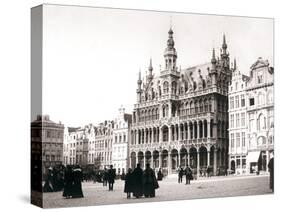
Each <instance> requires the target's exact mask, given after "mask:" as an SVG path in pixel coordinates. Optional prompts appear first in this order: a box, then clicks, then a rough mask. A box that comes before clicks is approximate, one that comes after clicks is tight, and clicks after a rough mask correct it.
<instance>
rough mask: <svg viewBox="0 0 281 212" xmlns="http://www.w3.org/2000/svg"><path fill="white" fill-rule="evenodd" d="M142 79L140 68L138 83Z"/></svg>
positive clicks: (139, 83)
mask: <svg viewBox="0 0 281 212" xmlns="http://www.w3.org/2000/svg"><path fill="white" fill-rule="evenodd" d="M141 83H142V81H141V70H139V79H138V85H141Z"/></svg>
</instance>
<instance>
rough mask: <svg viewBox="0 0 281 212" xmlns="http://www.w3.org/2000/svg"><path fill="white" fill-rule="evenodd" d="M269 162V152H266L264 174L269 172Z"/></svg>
mask: <svg viewBox="0 0 281 212" xmlns="http://www.w3.org/2000/svg"><path fill="white" fill-rule="evenodd" d="M241 160H242V159H241ZM269 160H270V154H269V151H266V172H269V170H268V163H269ZM241 165H242V161H241Z"/></svg>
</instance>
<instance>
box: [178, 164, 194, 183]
mask: <svg viewBox="0 0 281 212" xmlns="http://www.w3.org/2000/svg"><path fill="white" fill-rule="evenodd" d="M184 175H185V180H186V181H185V184H186V185H188V184H190V181H191V180H193V174H192V170H191V168H190V167H189V166H186V168H185V169H183V168H182V167H180V168H179V170H178V183H182V178H183V176H184Z"/></svg>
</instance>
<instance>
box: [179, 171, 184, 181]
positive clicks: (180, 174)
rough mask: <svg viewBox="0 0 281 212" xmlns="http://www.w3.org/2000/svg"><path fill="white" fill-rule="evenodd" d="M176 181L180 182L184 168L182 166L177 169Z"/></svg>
mask: <svg viewBox="0 0 281 212" xmlns="http://www.w3.org/2000/svg"><path fill="white" fill-rule="evenodd" d="M178 172H179V173H178V183H182V176H183V174H184V170H183V168H182V167H180V168H179V171H178Z"/></svg>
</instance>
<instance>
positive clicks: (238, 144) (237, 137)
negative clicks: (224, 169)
mask: <svg viewBox="0 0 281 212" xmlns="http://www.w3.org/2000/svg"><path fill="white" fill-rule="evenodd" d="M236 147H240V133H236Z"/></svg>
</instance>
